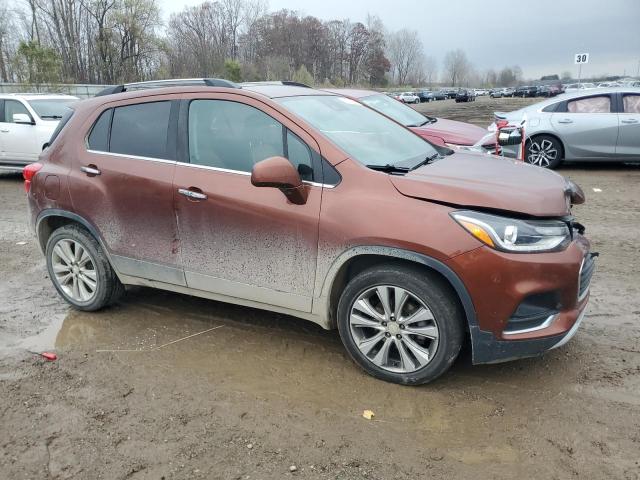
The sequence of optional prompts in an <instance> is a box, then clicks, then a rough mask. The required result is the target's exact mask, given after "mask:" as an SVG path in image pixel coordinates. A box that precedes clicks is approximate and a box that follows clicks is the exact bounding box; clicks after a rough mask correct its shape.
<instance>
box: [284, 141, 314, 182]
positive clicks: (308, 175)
mask: <svg viewBox="0 0 640 480" xmlns="http://www.w3.org/2000/svg"><path fill="white" fill-rule="evenodd" d="M287 158H288V159H289V161H290V162H291V163H292V164H293V166H294V167H296V170H298V173H299V174H300V178H301V179H302V180H308V181H310V182H311V181H313V163H312V160H311V151H310V150H309V147H308V146H307V144H306V143H304V142H303V141H302V140H300V138H298V136H297V135H295V134H294V133H291V132H290V131H288V130H287Z"/></svg>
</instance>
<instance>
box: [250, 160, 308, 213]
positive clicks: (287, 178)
mask: <svg viewBox="0 0 640 480" xmlns="http://www.w3.org/2000/svg"><path fill="white" fill-rule="evenodd" d="M251 183H252V185H253V186H255V187H271V188H278V189H280V191H281V192H282V193H284V196H285V197H287V199H288V200H289V201H290V202H291V203H294V204H296V205H304V204H305V203H307V196H308V189H307V188H306V187H305V186H304V184H303V183H302V179H301V178H300V174H299V173H298V171H297V170H296V169H295V167H294V166H293V165H292V164H291V162H290V161H289V160H287V159H286V158H284V157H270V158H267V159H266V160H262V161H261V162H258V163H256V164H255V165H254V166H253V169H252V170H251Z"/></svg>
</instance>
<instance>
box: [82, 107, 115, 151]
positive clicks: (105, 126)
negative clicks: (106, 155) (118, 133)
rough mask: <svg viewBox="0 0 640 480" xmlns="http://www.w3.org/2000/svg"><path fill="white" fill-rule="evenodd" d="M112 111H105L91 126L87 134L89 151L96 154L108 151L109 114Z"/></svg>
mask: <svg viewBox="0 0 640 480" xmlns="http://www.w3.org/2000/svg"><path fill="white" fill-rule="evenodd" d="M112 113H113V109H111V108H110V109H109V110H105V111H104V112H102V114H101V115H100V116H99V117H98V120H96V123H94V124H93V128H92V129H91V133H90V134H89V138H88V143H89V150H96V151H98V152H108V151H109V129H110V128H111V114H112Z"/></svg>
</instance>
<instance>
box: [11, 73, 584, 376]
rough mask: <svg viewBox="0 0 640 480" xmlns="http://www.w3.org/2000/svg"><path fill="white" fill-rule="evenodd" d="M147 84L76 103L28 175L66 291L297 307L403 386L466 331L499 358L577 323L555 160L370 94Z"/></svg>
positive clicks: (36, 223) (428, 369) (565, 205)
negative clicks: (457, 136)
mask: <svg viewBox="0 0 640 480" xmlns="http://www.w3.org/2000/svg"><path fill="white" fill-rule="evenodd" d="M227 83H228V82H227ZM167 86H168V88H162V87H167ZM137 87H139V85H137V86H136V85H133V86H132V85H120V86H116V87H113V88H109V89H107V90H105V91H104V92H102V94H101V95H100V96H97V97H95V98H92V99H89V100H85V101H82V102H78V103H76V104H74V105H72V106H71V112H70V113H69V114H66V115H64V118H63V119H62V121H61V122H60V123H59V126H58V128H57V130H56V132H55V133H54V134H53V136H52V138H51V140H50V142H51V145H50V146H49V147H48V148H46V149H45V150H44V151H43V152H42V153H41V155H40V157H39V159H38V162H37V163H33V164H30V165H28V166H27V167H26V168H25V169H24V172H23V174H24V178H25V189H26V191H27V199H28V204H29V215H30V219H29V222H30V225H31V227H32V230H33V231H34V232H35V234H36V236H37V241H38V243H39V246H40V247H41V250H42V252H43V253H44V256H45V258H46V265H47V270H48V274H49V278H50V279H51V281H52V283H53V285H54V287H55V289H56V290H57V291H58V293H59V294H60V296H61V297H62V298H63V299H64V300H65V301H66V302H68V303H69V304H70V305H72V306H73V307H74V308H76V309H79V310H84V311H95V310H99V309H101V308H104V307H106V306H108V305H110V304H113V303H114V302H116V301H117V299H118V298H119V297H120V296H121V295H122V294H123V292H124V285H141V286H147V287H154V288H160V289H164V290H168V291H173V292H178V293H183V294H190V295H194V296H199V297H204V298H210V299H214V300H217V301H224V302H229V303H235V304H240V305H244V306H251V307H255V308H259V309H264V310H271V311H276V312H279V313H284V314H289V315H293V316H297V317H300V318H303V319H306V320H309V321H312V322H315V323H317V324H319V325H320V326H322V327H324V328H326V329H336V328H337V329H338V331H339V334H340V338H341V339H342V342H343V344H344V346H345V348H346V350H347V352H348V353H349V355H350V356H351V357H352V359H353V360H354V361H355V362H356V363H357V364H359V365H360V366H361V367H362V368H363V369H364V370H365V371H366V372H368V373H369V374H371V375H373V376H375V377H377V378H379V379H382V380H386V381H390V382H395V383H399V384H404V385H408V384H419V383H425V382H429V381H431V380H433V379H435V378H437V377H438V376H440V375H442V374H443V373H444V372H446V371H447V370H448V369H449V368H450V367H451V365H452V364H453V362H454V361H455V359H456V357H457V356H458V354H459V352H460V350H461V347H462V345H463V343H464V342H465V341H467V339H468V341H469V342H470V344H471V348H470V351H471V352H472V358H473V362H474V363H493V362H499V361H507V360H512V359H515V358H520V357H529V356H535V355H539V354H542V353H543V352H546V351H548V350H550V349H552V348H556V347H559V346H561V345H564V344H565V343H566V342H567V341H568V340H569V339H571V338H572V337H573V335H574V334H575V333H576V331H577V329H578V328H579V326H580V323H581V321H582V319H583V316H584V311H585V308H586V305H587V302H588V299H589V289H590V281H591V276H592V274H593V271H594V267H595V261H594V258H595V256H596V255H594V254H592V253H591V252H590V244H589V241H588V240H587V239H586V238H585V237H584V236H583V233H584V227H582V225H580V224H579V223H577V222H575V221H574V220H573V217H572V215H571V207H572V205H573V204H576V203H582V202H583V201H584V195H583V193H582V191H581V190H580V188H579V187H578V186H577V185H575V184H574V183H573V182H571V181H569V180H567V179H565V178H564V177H562V176H560V175H556V174H555V173H552V172H549V171H546V170H544V169H541V168H534V167H532V166H529V165H524V166H523V165H522V164H519V163H517V162H513V161H507V160H504V159H501V158H498V157H495V156H491V155H481V154H476V153H472V152H466V151H463V150H459V149H449V148H446V147H441V146H438V145H434V144H432V143H430V142H427V141H425V140H424V138H421V136H419V135H416V134H415V133H414V132H412V131H411V130H410V129H408V128H405V127H404V126H403V125H401V124H400V123H398V122H397V121H394V120H392V119H391V118H389V117H388V116H386V115H383V114H381V113H379V112H378V111H376V110H375V108H379V109H380V111H383V112H385V110H384V109H385V108H387V110H386V113H387V114H389V115H391V114H394V112H397V111H399V110H398V109H397V108H395V107H399V106H402V107H404V106H403V105H401V104H399V103H398V102H395V101H394V100H392V99H389V98H388V97H386V96H384V95H380V94H375V93H373V92H365V93H359V92H354V91H341V92H339V94H338V93H335V92H329V91H322V90H315V89H312V88H306V87H301V86H292V85H286V84H282V85H274V84H264V85H259V84H252V85H246V86H238V85H234V84H229V85H226V86H225V83H224V82H223V81H215V82H214V79H203V81H201V82H200V84H199V85H198V84H197V83H196V81H195V80H193V79H192V80H188V81H185V83H184V84H182V85H180V83H178V82H174V83H167V82H150V83H147V84H145V85H144V87H143V88H139V89H137ZM369 97H375V98H369ZM355 98H357V99H358V100H360V99H362V103H361V102H360V101H357V100H355ZM367 101H369V105H371V106H374V107H373V108H369V107H368V106H367V103H366V102H367ZM378 102H379V103H378ZM389 102H391V103H389ZM404 108H408V107H404ZM580 108H582V107H580ZM401 114H402V115H404V114H406V115H408V114H409V113H408V112H407V111H402V112H401ZM418 121H420V119H418V118H417V119H416V124H414V126H413V127H411V126H410V127H411V128H419V127H420V125H418V123H417V122H418ZM431 123H434V122H432V121H431V120H430V119H429V118H427V117H424V124H423V125H422V126H427V125H430V124H431ZM438 123H440V121H437V122H435V125H436V126H437V124H438ZM346 205H348V208H345V206H346ZM496 278H499V279H500V281H499V282H498V281H491V279H496ZM558 299H560V300H561V301H559V300H558ZM213 308H215V306H214V307H213ZM292 368H294V367H292ZM319 374H322V372H319Z"/></svg>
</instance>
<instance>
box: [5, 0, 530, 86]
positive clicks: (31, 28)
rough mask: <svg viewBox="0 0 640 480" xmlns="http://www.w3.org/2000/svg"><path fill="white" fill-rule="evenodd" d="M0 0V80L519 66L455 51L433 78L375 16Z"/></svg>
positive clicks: (406, 35)
mask: <svg viewBox="0 0 640 480" xmlns="http://www.w3.org/2000/svg"><path fill="white" fill-rule="evenodd" d="M8 2H9V0H0V81H3V82H25V83H31V84H41V83H95V84H116V83H122V82H133V81H143V80H152V79H161V78H180V77H224V78H227V79H230V80H233V81H259V80H283V79H289V80H296V81H300V82H303V83H309V84H313V85H334V86H345V85H362V86H373V87H385V86H389V85H414V86H423V85H433V84H434V83H435V82H437V81H438V80H440V81H442V82H443V83H445V84H447V85H451V86H465V85H469V84H470V83H472V84H473V86H477V85H480V84H486V85H505V86H506V85H511V84H515V83H516V82H518V81H519V80H520V78H519V76H520V77H521V75H522V72H521V70H520V69H519V67H508V68H505V69H504V70H503V71H501V72H499V73H495V72H493V71H488V72H486V74H482V75H481V74H479V73H477V72H476V71H475V70H474V69H473V66H472V65H471V63H470V62H469V60H468V59H467V57H466V54H465V53H464V51H462V50H452V51H451V52H448V53H447V54H446V56H445V58H444V62H443V66H442V71H441V72H440V73H441V75H440V77H439V76H438V65H437V62H436V60H435V58H434V57H433V56H431V55H427V54H426V53H425V49H424V45H423V44H422V41H421V40H420V38H419V35H418V33H417V32H416V31H413V30H408V29H402V30H399V31H395V32H394V31H388V30H387V29H386V28H385V26H384V24H383V22H382V21H381V20H380V18H378V17H376V16H371V15H368V16H367V18H366V20H365V21H364V22H352V21H350V20H348V19H343V20H330V21H323V20H320V19H318V18H316V17H313V16H308V15H307V16H303V15H301V14H300V13H298V12H296V11H291V10H280V11H277V12H269V11H268V7H267V3H266V1H265V0H216V1H205V2H203V3H201V4H199V5H196V6H188V7H185V8H184V9H183V10H182V11H180V12H178V13H174V14H172V15H171V16H170V17H169V19H168V21H167V22H164V21H163V18H162V12H161V10H160V8H159V4H158V1H157V0H20V2H21V3H18V4H17V5H15V6H13V7H10V6H9V3H8Z"/></svg>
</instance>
